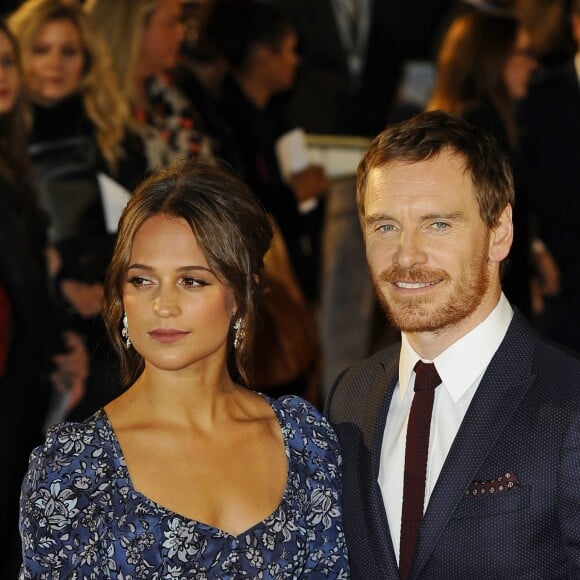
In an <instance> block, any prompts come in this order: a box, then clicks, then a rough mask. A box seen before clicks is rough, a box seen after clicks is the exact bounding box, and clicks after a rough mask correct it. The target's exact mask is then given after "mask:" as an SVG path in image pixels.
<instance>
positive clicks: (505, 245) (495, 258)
mask: <svg viewBox="0 0 580 580" xmlns="http://www.w3.org/2000/svg"><path fill="white" fill-rule="evenodd" d="M512 211H513V210H512V206H511V205H510V204H509V203H508V204H507V205H506V206H505V207H504V209H503V211H502V212H501V215H500V216H499V219H498V221H497V225H495V226H494V227H493V228H492V229H491V232H490V237H489V259H490V261H491V262H501V261H502V260H505V258H507V255H508V254H509V251H510V248H511V246H512V242H513V239H514V226H513V223H512Z"/></svg>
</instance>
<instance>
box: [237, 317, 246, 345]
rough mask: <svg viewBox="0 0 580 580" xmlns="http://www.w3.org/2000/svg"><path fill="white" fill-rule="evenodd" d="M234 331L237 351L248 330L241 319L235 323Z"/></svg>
mask: <svg viewBox="0 0 580 580" xmlns="http://www.w3.org/2000/svg"><path fill="white" fill-rule="evenodd" d="M234 331H235V333H234V348H235V349H237V348H238V346H240V343H241V342H242V340H244V336H245V335H246V329H245V328H244V323H243V322H242V319H241V318H237V319H236V321H235V322H234Z"/></svg>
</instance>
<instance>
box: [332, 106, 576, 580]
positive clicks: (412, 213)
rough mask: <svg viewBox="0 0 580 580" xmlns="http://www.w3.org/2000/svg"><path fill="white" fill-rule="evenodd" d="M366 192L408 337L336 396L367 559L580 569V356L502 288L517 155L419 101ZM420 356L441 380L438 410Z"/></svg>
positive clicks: (376, 570) (480, 575)
mask: <svg viewBox="0 0 580 580" xmlns="http://www.w3.org/2000/svg"><path fill="white" fill-rule="evenodd" d="M357 197H358V207H359V215H360V220H361V224H362V229H363V235H364V239H365V246H366V254H367V258H368V263H369V268H370V272H371V276H372V278H373V282H374V285H375V288H376V292H377V294H378V297H379V299H380V301H381V303H382V305H383V307H384V309H385V311H386V313H387V315H388V317H389V318H390V320H391V321H392V323H393V324H394V325H396V326H397V327H398V328H399V329H400V330H401V331H402V339H401V344H397V345H394V346H391V347H389V348H388V349H386V350H385V351H383V352H380V353H377V354H375V355H374V356H372V357H371V358H368V359H367V360H365V361H363V362H361V363H359V364H358V365H356V366H354V367H353V368H350V369H348V370H346V371H345V373H344V374H343V375H342V376H340V377H339V378H338V380H337V382H336V383H335V385H334V386H333V388H332V391H331V393H330V395H329V398H328V400H327V409H326V411H327V415H328V416H329V419H330V421H331V423H332V425H333V426H334V428H335V429H336V432H337V434H338V436H339V438H340V441H341V445H342V451H343V461H344V480H343V497H344V525H345V533H346V539H347V544H348V549H349V557H350V564H351V570H352V577H353V578H355V579H364V580H375V579H377V580H378V579H390V578H399V577H401V578H404V579H406V578H410V579H429V580H438V579H441V580H450V579H458V578H461V579H464V578H467V579H469V580H483V579H486V580H487V579H491V578H494V579H496V578H497V579H499V578H501V579H503V578H518V579H521V578H551V579H554V578H578V577H580V485H579V481H580V479H579V477H580V362H578V361H577V360H576V359H574V358H572V357H570V356H569V355H567V354H566V353H564V352H563V351H562V350H560V349H559V348H558V347H556V346H553V345H551V344H548V343H547V342H545V341H544V340H543V339H542V338H541V337H540V336H539V335H538V334H537V333H536V332H535V331H534V330H533V329H532V328H531V327H530V326H529V324H528V323H527V322H526V320H525V319H524V317H523V316H522V315H521V314H520V313H519V312H517V311H515V312H514V311H513V309H512V308H511V306H510V304H509V303H508V301H507V299H506V298H505V296H504V295H503V294H502V292H501V285H500V270H501V263H502V261H503V260H504V259H505V258H506V257H507V255H508V253H509V250H510V246H511V243H512V237H513V227H512V206H513V182H512V176H511V172H510V168H509V165H508V164H507V162H506V161H505V159H504V158H503V157H502V155H501V154H500V153H499V150H498V149H497V147H496V145H495V142H494V141H492V140H491V138H490V137H488V136H486V135H485V134H483V133H482V132H481V131H480V130H478V129H476V128H474V127H472V126H470V125H468V124H467V123H465V122H464V121H462V120H459V119H457V118H454V117H452V116H449V115H447V114H445V113H442V112H439V111H435V112H429V113H421V114H419V115H417V116H416V117H414V118H412V119H410V120H408V121H404V122H403V123H400V124H397V125H393V126H391V127H389V128H387V129H386V130H385V131H383V132H382V133H381V134H380V135H378V137H377V138H375V140H374V141H373V142H372V144H371V146H370V148H369V150H368V152H367V153H366V155H365V157H364V158H363V159H362V161H361V163H360V165H359V168H358V174H357ZM419 360H421V361H423V362H424V363H425V362H427V363H428V362H434V365H435V367H434V370H435V372H434V373H432V374H433V375H435V376H437V375H438V377H437V378H438V381H437V382H440V384H439V385H438V386H436V387H435V385H436V384H437V382H435V384H433V385H431V386H433V387H435V388H434V394H433V390H431V391H430V392H431V394H432V400H433V399H434V404H433V408H432V411H430V412H431V413H432V415H431V418H427V421H426V424H427V426H426V428H425V424H424V423H423V424H422V423H421V422H418V421H417V420H416V419H417V415H416V414H415V412H416V411H417V408H418V407H417V408H416V407H415V400H414V399H417V400H419V398H418V397H419V393H420V390H417V393H414V387H417V386H418V385H417V384H415V383H416V380H415V377H416V375H419V372H420V371H421V374H422V370H421V369H420V368H419V366H421V365H418V367H417V371H416V372H415V371H414V370H413V369H414V368H415V363H417V361H419ZM423 366H425V365H423ZM427 366H429V365H427ZM429 368H431V371H433V367H429ZM417 382H418V381H417ZM422 384H423V383H422ZM421 400H422V399H421ZM427 415H428V414H427ZM408 422H410V423H412V424H413V425H415V428H413V429H410V430H409V432H408V433H407V424H408ZM420 431H423V432H425V434H426V436H427V437H428V452H427V451H426V453H425V457H424V461H425V464H426V465H423V467H422V469H426V471H425V475H423V476H422V478H421V477H416V475H417V473H419V469H418V468H417V467H416V464H415V463H413V461H414V460H417V459H418V458H419V455H420V453H419V452H418V451H417V449H419V447H416V445H417V444H418V441H417V439H418V437H417V435H418V433H419V432H420ZM421 444H425V441H424V440H423V441H422V442H421ZM412 484H414V486H413V485H412ZM417 489H420V492H421V494H420V499H419V502H420V503H419V510H420V511H419V517H418V518H417V519H416V520H415V519H414V516H409V515H408V514H409V513H411V514H412V511H413V509H414V508H416V504H414V503H413V502H412V501H411V500H412V498H413V497H415V499H416V496H417V494H415V496H413V490H415V491H416V490H417ZM403 513H405V514H407V515H405V516H404V515H403ZM414 521H416V525H417V528H416V529H415V530H413V529H410V528H412V524H413V522H414ZM401 535H402V537H403V541H401V539H400V538H401ZM399 568H400V569H399Z"/></svg>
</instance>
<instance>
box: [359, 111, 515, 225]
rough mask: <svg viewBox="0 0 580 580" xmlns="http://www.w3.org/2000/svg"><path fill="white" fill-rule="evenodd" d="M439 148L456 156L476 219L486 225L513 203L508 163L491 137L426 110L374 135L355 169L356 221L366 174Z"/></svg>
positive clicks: (361, 207)
mask: <svg viewBox="0 0 580 580" xmlns="http://www.w3.org/2000/svg"><path fill="white" fill-rule="evenodd" d="M443 150H450V151H452V152H453V153H456V154H457V155H459V156H460V157H461V158H462V159H463V162H464V165H465V171H467V172H468V173H469V174H470V176H471V179H472V181H473V184H474V186H475V195H476V197H477V202H478V204H479V212H480V215H481V219H482V220H483V221H484V222H485V224H486V225H487V226H488V227H489V228H492V227H494V226H496V225H497V223H498V219H499V217H500V215H501V213H502V211H503V210H504V209H505V207H506V206H507V205H508V204H511V205H513V203H514V185H513V176H512V170H511V166H510V164H509V161H508V160H507V158H506V156H505V155H504V153H502V151H501V150H500V149H499V148H498V146H497V144H496V142H495V140H494V139H493V138H492V137H491V136H489V135H487V134H486V133H485V132H484V131H483V130H481V129H478V128H477V127H474V126H473V125H471V124H469V123H468V122H467V121H464V120H463V119H461V118H459V117H456V116H454V115H450V114H449V113H444V112H442V111H430V112H424V113H420V114H418V115H416V116H414V117H412V118H411V119H408V120H406V121H402V122H400V123H397V124H394V125H391V126H390V127H387V129H385V130H384V131H383V132H382V133H380V134H379V135H377V137H375V138H374V139H373V141H372V142H371V145H370V147H369V149H368V150H367V152H366V153H365V155H364V157H363V158H362V160H361V162H360V163H359V166H358V169H357V203H358V211H359V217H360V220H361V223H362V222H363V220H364V213H365V192H366V186H367V180H368V176H369V173H370V171H371V170H372V169H375V168H376V167H383V166H385V165H388V164H390V163H417V162H420V161H426V160H428V159H433V158H434V157H437V155H439V154H440V153H441V151H443Z"/></svg>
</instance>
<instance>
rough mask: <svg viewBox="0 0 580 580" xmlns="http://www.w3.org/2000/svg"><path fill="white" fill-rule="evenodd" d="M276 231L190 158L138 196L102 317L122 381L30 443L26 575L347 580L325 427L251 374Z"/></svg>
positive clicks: (125, 221)
mask: <svg viewBox="0 0 580 580" xmlns="http://www.w3.org/2000/svg"><path fill="white" fill-rule="evenodd" d="M271 238H272V230H271V228H270V225H269V222H268V218H267V216H266V214H265V213H264V212H263V210H262V209H261V207H260V206H259V205H258V203H257V202H256V200H255V198H254V197H253V195H252V194H251V192H250V191H249V190H248V188H247V186H246V185H245V184H244V183H243V182H242V181H241V180H240V179H239V178H237V177H235V176H234V175H232V174H229V173H227V172H225V171H224V170H221V169H219V168H216V167H212V166H206V165H204V164H200V163H191V162H189V163H187V162H186V163H185V164H182V165H178V166H176V167H172V168H169V169H167V170H166V171H161V172H159V173H157V174H155V175H153V176H152V177H151V178H149V179H148V180H146V181H145V182H144V183H143V184H142V185H141V186H140V187H139V188H138V189H137V191H136V192H135V194H134V196H133V197H132V199H131V200H130V201H129V203H128V205H127V206H126V208H125V211H124V214H123V216H122V218H121V221H120V225H119V236H118V241H117V245H116V247H115V252H114V256H113V260H112V263H111V265H110V269H109V271H108V275H107V283H106V291H105V309H104V312H105V319H106V324H107V329H108V331H109V333H110V337H111V339H112V341H113V343H114V344H115V348H116V350H117V352H118V354H119V356H120V358H121V368H122V374H123V384H124V386H126V387H127V389H126V390H125V392H124V393H123V394H122V395H121V396H120V397H118V398H117V399H115V400H114V401H112V402H111V403H109V404H108V405H106V406H105V408H104V409H102V410H100V411H99V412H97V413H96V414H95V415H94V416H93V417H91V418H90V419H89V420H88V421H86V422H84V423H82V424H81V423H65V424H61V425H59V426H57V427H55V428H54V429H53V430H52V431H51V432H50V433H49V436H48V438H47V440H46V442H45V444H44V445H43V446H41V447H39V448H37V449H36V450H35V452H34V453H33V456H32V460H31V463H30V466H29V469H28V473H27V475H26V477H25V479H24V483H23V488H22V501H21V533H22V538H23V544H24V545H25V550H24V563H23V568H22V575H23V576H25V575H27V574H28V575H31V576H37V575H40V574H42V573H43V572H48V571H54V570H55V569H56V570H58V572H59V574H60V576H61V577H65V576H68V575H70V574H72V573H76V574H77V575H78V576H79V577H83V576H85V575H86V576H90V575H92V576H96V577H110V576H111V575H113V576H115V577H117V576H119V577H120V576H121V575H122V576H123V577H138V576H143V575H145V574H146V575H147V576H148V577H160V578H162V577H163V578H165V577H175V578H186V577H187V578H189V577H194V576H196V577H222V578H299V577H303V576H310V577H312V578H328V577H330V578H338V577H346V575H347V572H348V570H347V562H346V554H345V545H344V538H343V532H342V524H341V515H340V473H341V458H340V452H339V449H338V446H337V441H336V437H335V435H334V433H333V431H332V430H331V428H330V426H329V425H328V423H327V422H326V420H325V419H324V418H323V417H322V416H321V415H320V413H319V412H318V411H317V410H316V409H315V408H314V407H313V406H312V405H310V404H309V403H307V402H306V401H304V400H302V399H299V398H297V397H294V396H287V397H284V398H281V399H269V398H268V397H266V396H264V395H260V394H258V393H256V392H253V391H252V390H251V389H250V388H248V386H246V383H245V376H246V374H245V370H244V365H245V363H246V358H247V355H248V353H250V352H251V349H252V346H251V343H252V339H253V334H254V328H255V324H256V319H257V313H258V297H259V295H260V293H261V280H262V270H263V258H264V254H265V253H266V250H267V249H268V246H269V244H270V241H271Z"/></svg>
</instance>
